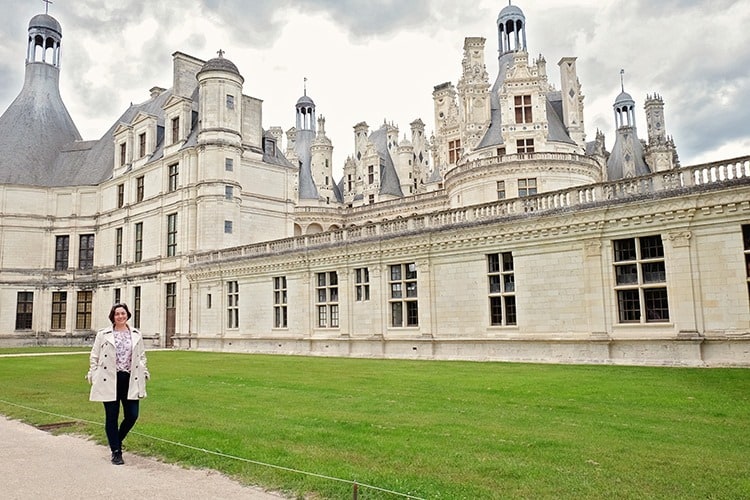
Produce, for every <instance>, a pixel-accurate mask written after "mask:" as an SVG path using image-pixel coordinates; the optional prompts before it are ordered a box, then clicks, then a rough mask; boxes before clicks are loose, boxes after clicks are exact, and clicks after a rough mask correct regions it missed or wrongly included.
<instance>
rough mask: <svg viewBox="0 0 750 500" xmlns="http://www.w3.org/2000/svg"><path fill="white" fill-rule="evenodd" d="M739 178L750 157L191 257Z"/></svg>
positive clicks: (288, 246) (747, 170)
mask: <svg viewBox="0 0 750 500" xmlns="http://www.w3.org/2000/svg"><path fill="white" fill-rule="evenodd" d="M540 154H542V155H547V156H555V157H557V156H571V155H568V154H566V153H540ZM513 156H518V155H513ZM573 156H577V155H573ZM579 158H584V157H579ZM554 159H562V158H554ZM494 160H495V159H488V160H487V161H494ZM478 161H482V160H478ZM459 168H460V167H459ZM734 182H748V183H750V155H748V156H743V157H739V158H733V159H730V160H724V161H719V162H712V163H705V164H701V165H694V166H688V167H681V168H678V169H674V170H669V171H665V172H656V173H653V174H649V175H645V176H641V177H634V178H629V179H621V180H618V181H611V182H603V183H599V184H593V185H586V186H577V187H573V188H569V189H564V190H560V191H554V192H549V193H540V194H537V195H534V196H526V197H522V198H515V199H508V200H498V201H496V202H492V203H487V204H483V205H477V206H470V207H462V208H456V209H449V210H443V211H439V212H434V213H430V214H414V215H411V216H407V217H396V218H393V219H389V220H382V221H379V222H374V223H371V224H366V225H361V226H349V227H346V228H343V229H339V230H335V231H327V232H323V233H318V234H312V235H304V236H296V237H292V238H285V239H281V240H274V241H268V242H264V243H256V244H252V245H246V246H242V247H236V248H229V249H225V250H218V251H212V252H206V253H198V254H195V255H192V256H190V263H191V264H201V263H207V262H216V261H222V260H232V259H237V258H241V257H248V256H260V255H269V254H276V253H283V252H287V251H294V250H299V249H305V248H314V247H321V246H326V245H333V244H337V243H342V242H344V241H358V240H366V239H369V238H376V237H380V236H394V235H399V234H407V233H409V232H413V231H419V230H422V229H426V228H441V227H449V226H452V225H456V224H465V223H470V222H474V221H486V220H492V219H498V218H504V217H512V216H520V215H523V214H528V213H531V212H534V213H543V212H549V211H555V210H561V209H571V208H576V207H583V206H586V205H595V204H601V203H607V202H621V201H627V200H629V199H633V198H644V197H650V196H656V195H659V194H665V193H669V192H674V191H682V190H692V189H703V188H705V187H706V186H713V185H721V184H725V183H734ZM420 196H424V195H419V196H414V197H410V198H415V199H416V198H419V197H420ZM430 196H439V195H430ZM386 203H390V204H393V205H394V206H395V205H397V204H399V203H402V204H403V203H405V201H404V200H403V199H402V200H394V201H391V202H386ZM378 205H380V204H378ZM353 210H364V209H353Z"/></svg>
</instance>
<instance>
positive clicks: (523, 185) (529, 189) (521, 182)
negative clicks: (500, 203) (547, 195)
mask: <svg viewBox="0 0 750 500" xmlns="http://www.w3.org/2000/svg"><path fill="white" fill-rule="evenodd" d="M535 194H536V179H518V196H519V197H523V196H531V195H535Z"/></svg>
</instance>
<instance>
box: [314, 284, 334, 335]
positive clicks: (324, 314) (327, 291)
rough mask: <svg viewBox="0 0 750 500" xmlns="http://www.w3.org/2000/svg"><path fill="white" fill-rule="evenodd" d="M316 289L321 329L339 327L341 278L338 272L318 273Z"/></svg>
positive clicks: (316, 303) (316, 302)
mask: <svg viewBox="0 0 750 500" xmlns="http://www.w3.org/2000/svg"><path fill="white" fill-rule="evenodd" d="M316 277H317V286H316V287H315V292H316V301H315V305H316V307H317V309H318V327H319V328H338V327H339V276H338V273H337V272H336V271H330V272H327V273H317V274H316Z"/></svg>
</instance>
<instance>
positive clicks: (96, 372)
mask: <svg viewBox="0 0 750 500" xmlns="http://www.w3.org/2000/svg"><path fill="white" fill-rule="evenodd" d="M131 332H132V338H133V342H132V355H131V362H130V385H129V387H128V399H141V398H145V397H146V380H148V379H149V378H150V377H151V375H150V374H149V372H148V367H147V366H146V348H145V347H144V345H143V336H142V335H141V332H139V331H138V330H137V329H135V328H132V329H131ZM115 363H116V355H115V334H114V332H113V331H112V327H111V326H110V327H107V328H104V329H102V330H99V331H98V332H96V339H95V340H94V346H93V347H92V348H91V356H90V357H89V372H88V373H87V374H86V380H88V381H89V383H90V384H91V394H90V395H89V400H91V401H115V400H116V399H117V367H116V366H115Z"/></svg>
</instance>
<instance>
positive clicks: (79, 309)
mask: <svg viewBox="0 0 750 500" xmlns="http://www.w3.org/2000/svg"><path fill="white" fill-rule="evenodd" d="M93 298H94V292H92V291H79V292H78V296H77V298H76V330H90V329H91V304H92V302H93Z"/></svg>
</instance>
